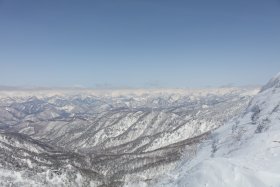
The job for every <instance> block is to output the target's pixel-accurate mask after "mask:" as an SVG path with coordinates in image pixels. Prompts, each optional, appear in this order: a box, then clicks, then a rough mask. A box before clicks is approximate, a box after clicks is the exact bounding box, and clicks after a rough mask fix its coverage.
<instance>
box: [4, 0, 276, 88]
mask: <svg viewBox="0 0 280 187" xmlns="http://www.w3.org/2000/svg"><path fill="white" fill-rule="evenodd" d="M0 65H1V66H0V85H9V86H56V87H60V86H77V85H81V86H85V87H96V86H97V87H102V86H109V87H110V86H112V87H206V86H222V85H227V84H234V85H247V84H263V83H265V82H266V81H267V80H268V79H269V78H270V77H272V76H273V75H274V74H276V73H277V72H278V71H280V1H279V0H265V1H264V0H231V1H230V0H219V1H218V0H211V1H209V0H83V1H77V0H48V1H43V0H33V1H31V0H24V1H23V0H0Z"/></svg>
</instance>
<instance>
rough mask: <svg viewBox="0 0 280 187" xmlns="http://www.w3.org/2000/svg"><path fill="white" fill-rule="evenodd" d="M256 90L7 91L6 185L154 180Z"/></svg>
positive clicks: (2, 175)
mask: <svg viewBox="0 0 280 187" xmlns="http://www.w3.org/2000/svg"><path fill="white" fill-rule="evenodd" d="M258 90H259V89H255V88H246V89H245V88H219V89H197V90H188V89H186V90H183V89H180V90H178V89H176V90H102V91H100V90H99V91H95V90H1V91H0V128H1V134H0V145H1V156H2V157H1V161H0V166H1V169H0V181H1V182H0V184H1V185H2V186H10V185H14V186H32V185H33V186H54V185H57V186H108V187H109V186H113V187H116V186H125V185H129V186H134V185H136V183H139V184H142V183H143V184H145V185H146V184H152V183H153V184H154V180H155V179H157V178H159V177H160V176H162V175H163V174H164V173H166V172H168V171H171V170H174V168H176V167H177V165H178V163H179V164H180V160H181V159H182V157H185V158H188V159H190V158H193V157H194V156H195V155H196V150H197V146H198V145H200V144H201V142H203V141H204V140H205V139H208V138H209V136H213V135H212V133H211V131H213V130H214V129H217V128H218V127H220V126H222V125H223V124H224V123H226V122H228V121H229V120H231V119H233V118H234V117H236V116H238V115H239V114H240V112H242V111H243V110H245V109H246V107H247V105H248V103H249V102H250V100H251V99H252V97H253V96H254V95H255V94H256V93H257V92H258Z"/></svg>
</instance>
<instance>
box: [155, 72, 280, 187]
mask: <svg viewBox="0 0 280 187" xmlns="http://www.w3.org/2000/svg"><path fill="white" fill-rule="evenodd" d="M152 186H158V187H165V186H166V187H170V186H172V187H279V186H280V74H278V75H277V76H275V77H274V78H272V79H271V80H270V81H269V83H268V84H266V85H265V86H264V87H263V88H262V90H261V92H260V93H259V94H258V95H257V96H256V97H255V98H254V99H253V100H252V101H251V102H250V104H249V106H248V108H247V110H246V111H245V112H244V113H243V114H242V116H240V118H238V119H236V120H232V121H231V122H229V123H227V124H226V125H224V126H222V127H220V128H219V129H217V130H215V131H214V132H213V133H212V135H211V138H209V139H208V140H206V141H205V142H204V143H202V144H201V145H200V146H199V148H198V150H197V153H196V155H195V156H194V157H193V159H188V158H186V159H184V160H183V161H182V162H181V164H180V165H179V166H178V167H177V168H176V169H175V170H174V171H172V172H170V173H169V174H167V175H165V176H163V177H162V178H160V179H159V180H158V182H157V184H153V185H152Z"/></svg>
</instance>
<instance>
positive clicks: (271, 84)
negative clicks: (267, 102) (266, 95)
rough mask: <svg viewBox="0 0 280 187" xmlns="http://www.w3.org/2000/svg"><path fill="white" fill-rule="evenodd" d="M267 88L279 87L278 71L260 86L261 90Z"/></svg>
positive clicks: (279, 76)
mask: <svg viewBox="0 0 280 187" xmlns="http://www.w3.org/2000/svg"><path fill="white" fill-rule="evenodd" d="M269 88H280V72H279V73H278V74H276V75H275V76H274V77H273V78H272V79H270V80H269V81H268V83H267V84H266V85H264V86H263V87H262V89H261V92H262V91H265V90H267V89H269Z"/></svg>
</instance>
